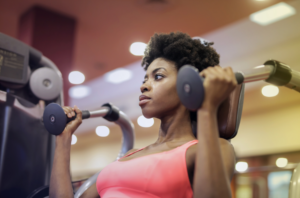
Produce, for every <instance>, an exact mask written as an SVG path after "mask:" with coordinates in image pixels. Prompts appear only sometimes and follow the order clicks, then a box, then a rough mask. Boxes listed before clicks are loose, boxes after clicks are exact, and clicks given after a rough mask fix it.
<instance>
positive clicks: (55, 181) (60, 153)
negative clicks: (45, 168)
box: [49, 107, 82, 198]
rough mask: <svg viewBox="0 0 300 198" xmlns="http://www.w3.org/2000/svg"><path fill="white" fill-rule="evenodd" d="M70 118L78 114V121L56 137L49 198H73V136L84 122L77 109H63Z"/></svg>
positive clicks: (73, 122)
mask: <svg viewBox="0 0 300 198" xmlns="http://www.w3.org/2000/svg"><path fill="white" fill-rule="evenodd" d="M63 109H64V111H65V113H66V114H67V116H68V117H72V116H74V115H75V114H74V110H75V111H76V113H77V116H76V119H75V120H73V121H71V122H69V123H68V124H67V126H66V128H65V129H64V131H63V132H62V133H61V134H60V135H58V136H56V146H55V153H54V160H53V166H52V171H51V178H50V186H49V197H50V198H61V197H63V198H73V197H74V194H73V188H72V181H71V174H70V150H71V140H72V134H73V133H74V131H75V130H76V129H77V127H78V126H79V125H80V124H81V122H82V116H81V111H80V110H79V109H78V108H77V107H75V108H73V109H72V108H71V107H63Z"/></svg>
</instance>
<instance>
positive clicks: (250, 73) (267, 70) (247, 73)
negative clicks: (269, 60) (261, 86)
mask: <svg viewBox="0 0 300 198" xmlns="http://www.w3.org/2000/svg"><path fill="white" fill-rule="evenodd" d="M273 70H274V67H273V66H271V65H260V66H257V67H254V68H252V69H248V70H244V71H240V73H242V74H243V76H244V83H248V82H254V81H259V80H266V79H268V78H269V77H270V74H271V73H272V72H273Z"/></svg>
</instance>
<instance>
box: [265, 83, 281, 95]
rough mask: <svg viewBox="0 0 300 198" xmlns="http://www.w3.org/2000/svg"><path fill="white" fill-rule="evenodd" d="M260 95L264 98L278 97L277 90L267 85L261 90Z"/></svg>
mask: <svg viewBox="0 0 300 198" xmlns="http://www.w3.org/2000/svg"><path fill="white" fill-rule="evenodd" d="M261 93H262V94H263V95H264V96H266V97H274V96H277V95H278V93H279V89H278V87H276V86H274V85H267V86H264V87H263V88H262V90H261Z"/></svg>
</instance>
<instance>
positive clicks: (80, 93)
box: [69, 85, 91, 99]
mask: <svg viewBox="0 0 300 198" xmlns="http://www.w3.org/2000/svg"><path fill="white" fill-rule="evenodd" d="M90 93H91V89H90V88H89V87H87V86H84V85H79V86H75V87H71V88H70V89H69V96H70V97H71V98H76V99H80V98H84V97H86V96H88V95H90Z"/></svg>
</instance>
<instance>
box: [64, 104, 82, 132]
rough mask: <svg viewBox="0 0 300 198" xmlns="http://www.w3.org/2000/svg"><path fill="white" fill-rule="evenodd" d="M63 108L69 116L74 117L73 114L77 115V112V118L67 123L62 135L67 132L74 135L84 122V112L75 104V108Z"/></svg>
mask: <svg viewBox="0 0 300 198" xmlns="http://www.w3.org/2000/svg"><path fill="white" fill-rule="evenodd" d="M63 110H64V112H65V114H66V115H67V116H68V118H72V117H73V116H75V112H76V114H77V116H76V118H75V120H72V121H71V122H69V123H68V124H67V125H66V127H65V129H64V131H63V132H62V133H61V135H65V134H68V135H72V134H73V133H74V132H75V130H76V129H77V128H78V127H79V125H80V124H81V123H82V113H81V111H80V110H79V109H78V107H77V106H76V105H74V107H73V108H72V107H67V106H64V107H63Z"/></svg>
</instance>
